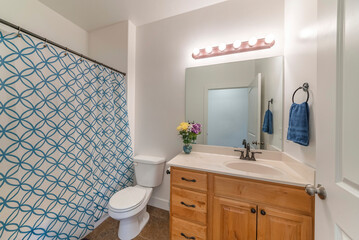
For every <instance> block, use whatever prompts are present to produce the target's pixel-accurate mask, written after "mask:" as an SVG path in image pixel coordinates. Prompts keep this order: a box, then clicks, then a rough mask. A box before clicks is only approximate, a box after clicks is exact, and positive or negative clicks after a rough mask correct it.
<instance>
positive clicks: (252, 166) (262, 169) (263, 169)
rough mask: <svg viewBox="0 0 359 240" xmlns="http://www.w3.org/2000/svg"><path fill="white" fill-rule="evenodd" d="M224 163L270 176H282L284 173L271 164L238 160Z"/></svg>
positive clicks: (240, 169) (241, 169)
mask: <svg viewBox="0 0 359 240" xmlns="http://www.w3.org/2000/svg"><path fill="white" fill-rule="evenodd" d="M224 165H225V166H226V167H228V168H231V169H234V170H239V171H242V172H251V173H257V174H263V175H271V176H273V175H274V176H283V175H285V173H283V172H282V171H280V170H278V169H275V168H274V167H272V166H269V165H265V164H262V163H258V162H238V161H231V162H227V163H224Z"/></svg>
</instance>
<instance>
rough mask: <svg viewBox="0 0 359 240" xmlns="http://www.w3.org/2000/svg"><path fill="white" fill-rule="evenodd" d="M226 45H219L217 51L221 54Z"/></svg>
mask: <svg viewBox="0 0 359 240" xmlns="http://www.w3.org/2000/svg"><path fill="white" fill-rule="evenodd" d="M226 47H227V45H226V44H224V43H221V44H219V46H218V49H219V51H221V52H223V51H224V50H225V49H226Z"/></svg>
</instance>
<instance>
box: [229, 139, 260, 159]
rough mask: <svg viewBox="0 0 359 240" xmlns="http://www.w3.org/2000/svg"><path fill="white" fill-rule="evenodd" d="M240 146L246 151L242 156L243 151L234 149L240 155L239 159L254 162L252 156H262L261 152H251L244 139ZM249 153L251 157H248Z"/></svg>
mask: <svg viewBox="0 0 359 240" xmlns="http://www.w3.org/2000/svg"><path fill="white" fill-rule="evenodd" d="M242 144H243V147H244V149H245V151H246V155H245V156H244V150H239V149H234V151H235V152H240V153H241V156H240V157H239V159H242V160H248V161H256V158H255V155H254V154H262V152H251V145H250V144H249V143H247V140H246V139H243V141H242ZM250 153H251V156H250Z"/></svg>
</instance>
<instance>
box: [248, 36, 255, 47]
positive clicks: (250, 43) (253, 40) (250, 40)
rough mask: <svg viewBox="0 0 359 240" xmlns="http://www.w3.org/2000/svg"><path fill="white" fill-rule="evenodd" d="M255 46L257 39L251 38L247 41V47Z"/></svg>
mask: <svg viewBox="0 0 359 240" xmlns="http://www.w3.org/2000/svg"><path fill="white" fill-rule="evenodd" d="M256 44H257V38H256V37H252V38H250V39H249V41H248V45H249V46H251V47H253V46H254V45H256Z"/></svg>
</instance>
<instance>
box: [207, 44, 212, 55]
mask: <svg viewBox="0 0 359 240" xmlns="http://www.w3.org/2000/svg"><path fill="white" fill-rule="evenodd" d="M212 51H213V48H212V47H210V46H208V47H206V53H207V54H210V53H211V52H212Z"/></svg>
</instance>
